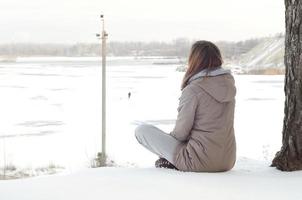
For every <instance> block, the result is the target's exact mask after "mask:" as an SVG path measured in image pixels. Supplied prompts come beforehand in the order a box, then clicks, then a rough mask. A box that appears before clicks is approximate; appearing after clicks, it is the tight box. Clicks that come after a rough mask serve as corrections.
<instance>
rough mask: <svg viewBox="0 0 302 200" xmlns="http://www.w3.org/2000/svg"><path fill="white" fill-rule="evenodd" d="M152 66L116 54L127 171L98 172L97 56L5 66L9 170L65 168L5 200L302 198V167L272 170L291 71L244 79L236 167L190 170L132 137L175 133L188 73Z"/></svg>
mask: <svg viewBox="0 0 302 200" xmlns="http://www.w3.org/2000/svg"><path fill="white" fill-rule="evenodd" d="M153 62H157V63H158V62H159V58H156V59H151V58H146V59H133V58H118V59H117V58H114V59H109V61H108V63H109V66H108V74H107V75H108V76H107V77H108V79H107V81H108V87H107V92H108V96H107V103H108V106H107V112H108V114H107V122H108V124H107V132H108V135H107V147H108V155H109V157H110V158H111V159H112V160H114V161H115V162H116V163H117V164H118V165H120V166H122V168H102V169H89V170H88V169H85V168H86V167H88V166H89V165H90V161H91V160H92V159H93V158H94V157H95V155H96V153H97V152H98V151H100V149H101V92H100V90H101V75H100V74H101V68H100V66H99V61H98V59H95V58H86V59H84V60H81V59H79V58H76V59H70V58H69V59H67V60H65V61H64V59H63V58H59V59H54V60H49V58H42V59H39V58H37V59H18V61H17V62H16V63H12V64H8V63H2V64H0V92H1V98H0V110H1V112H0V121H1V125H0V168H1V167H3V166H4V165H9V164H12V165H15V166H17V167H39V166H47V165H49V164H55V165H60V166H64V167H65V168H66V170H65V171H64V174H60V175H55V176H52V177H37V178H33V179H24V180H11V181H0V199H1V200H2V199H3V200H20V199H30V200H34V199H39V200H40V199H45V200H48V199H73V200H77V199H84V198H85V199H99V198H102V196H103V195H104V196H105V197H106V199H121V198H124V199H130V198H131V199H142V198H144V199H156V198H160V199H164V198H165V197H167V198H173V199H183V198H191V199H192V198H193V199H222V198H223V199H266V200H267V199H285V198H286V199H301V197H302V196H301V194H300V193H299V192H297V191H299V188H298V187H299V185H301V183H302V181H301V180H302V179H301V178H302V174H301V172H294V173H282V172H279V171H277V170H275V169H273V168H269V167H268V166H269V164H270V160H271V159H272V158H273V156H274V154H275V152H276V151H278V150H279V149H280V145H281V130H282V120H283V104H284V93H283V79H284V77H283V76H251V75H235V79H236V85H237V91H238V93H237V97H236V100H237V103H236V113H235V131H236V138H237V150H238V151H237V155H238V162H237V163H236V165H235V168H234V169H233V170H232V171H230V172H227V173H218V174H208V173H202V174H196V173H182V172H176V171H171V170H159V169H154V168H153V164H154V161H155V159H156V156H154V155H152V154H151V153H149V152H148V151H146V150H145V149H144V148H143V147H141V146H140V145H139V144H138V143H137V142H136V141H135V138H134V135H133V134H134V129H135V127H136V126H137V124H139V123H151V124H154V125H157V126H158V127H159V128H162V129H163V130H164V131H166V132H169V131H171V129H172V128H173V125H174V120H175V117H176V114H177V111H176V108H177V104H178V97H179V95H180V91H179V86H180V82H181V78H182V76H183V73H181V72H176V71H175V68H176V67H177V66H176V65H152V63H153ZM128 92H131V98H130V99H128ZM129 166H131V167H130V168H129ZM123 167H125V168H123ZM138 167H140V168H138ZM79 170H80V171H79ZM284 186H286V187H285V188H284ZM16 191H18V192H16ZM126 197H127V198H126Z"/></svg>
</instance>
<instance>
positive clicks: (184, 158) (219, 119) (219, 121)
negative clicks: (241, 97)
mask: <svg viewBox="0 0 302 200" xmlns="http://www.w3.org/2000/svg"><path fill="white" fill-rule="evenodd" d="M235 94H236V88H235V85H234V79H233V77H232V75H231V74H229V73H225V74H220V75H217V76H207V77H200V78H197V79H195V80H193V81H191V82H190V83H189V84H188V85H187V86H186V88H185V89H184V90H183V93H182V95H181V98H180V104H179V105H180V107H179V116H178V121H177V122H176V126H175V128H174V130H173V132H172V135H173V136H174V137H175V138H176V139H179V140H182V141H184V142H185V141H186V142H185V143H183V144H182V145H180V147H179V148H178V150H177V151H176V155H175V165H176V167H177V168H178V169H181V170H184V171H226V170H229V169H231V168H232V167H233V166H234V163H235V160H236V142H235V136H234V128H233V124H234V107H235ZM190 127H191V129H190ZM188 129H190V130H188Z"/></svg>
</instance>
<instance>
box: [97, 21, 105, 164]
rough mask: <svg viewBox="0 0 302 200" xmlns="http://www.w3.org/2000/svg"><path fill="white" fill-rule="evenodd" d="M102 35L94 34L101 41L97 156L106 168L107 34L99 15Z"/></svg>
mask: <svg viewBox="0 0 302 200" xmlns="http://www.w3.org/2000/svg"><path fill="white" fill-rule="evenodd" d="M100 17H101V23H102V28H101V30H102V33H101V34H102V35H100V34H96V36H97V37H101V39H102V152H101V154H100V155H99V154H98V159H99V165H100V166H106V39H107V37H108V34H107V33H106V31H105V20H104V15H101V16H100Z"/></svg>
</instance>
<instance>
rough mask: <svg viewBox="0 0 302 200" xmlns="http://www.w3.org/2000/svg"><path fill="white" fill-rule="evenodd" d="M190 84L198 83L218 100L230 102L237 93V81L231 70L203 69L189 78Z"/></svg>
mask: <svg viewBox="0 0 302 200" xmlns="http://www.w3.org/2000/svg"><path fill="white" fill-rule="evenodd" d="M189 84H194V85H195V84H196V85H198V86H199V87H201V88H202V89H203V90H204V91H205V92H206V93H208V94H209V95H210V96H212V97H213V98H214V99H216V100H217V101H218V102H221V103H223V102H229V101H232V100H234V98H235V95H236V88H235V81H234V78H233V76H232V75H231V71H230V70H226V69H223V68H221V67H220V68H217V69H215V70H213V71H210V72H208V73H207V72H206V71H204V70H203V71H201V72H199V73H197V74H195V75H194V76H192V77H191V79H190V80H189Z"/></svg>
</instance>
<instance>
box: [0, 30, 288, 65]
mask: <svg viewBox="0 0 302 200" xmlns="http://www.w3.org/2000/svg"><path fill="white" fill-rule="evenodd" d="M279 36H280V37H284V35H283V34H279ZM263 40H265V38H255V39H249V40H245V41H240V42H226V41H218V42H215V43H216V44H217V46H218V47H219V48H220V49H221V51H222V54H223V57H224V58H225V59H233V58H234V57H236V56H239V55H241V54H244V53H247V52H248V51H250V50H251V49H252V48H253V47H255V46H256V45H257V44H259V43H260V42H262V41H263ZM193 42H194V41H191V40H188V39H185V38H179V39H176V40H174V41H172V42H157V41H154V42H117V41H112V42H109V43H108V44H107V53H108V55H109V56H177V57H187V56H188V53H189V51H190V47H191V45H192V43H193ZM100 54H101V46H100V44H99V43H78V44H34V43H16V44H0V56H67V57H71V56H99V55H100Z"/></svg>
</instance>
